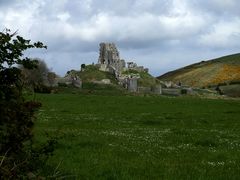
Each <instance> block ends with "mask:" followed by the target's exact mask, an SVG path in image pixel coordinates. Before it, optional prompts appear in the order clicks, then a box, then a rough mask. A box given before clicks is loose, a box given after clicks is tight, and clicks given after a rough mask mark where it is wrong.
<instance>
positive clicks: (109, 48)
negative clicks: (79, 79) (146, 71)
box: [98, 43, 126, 76]
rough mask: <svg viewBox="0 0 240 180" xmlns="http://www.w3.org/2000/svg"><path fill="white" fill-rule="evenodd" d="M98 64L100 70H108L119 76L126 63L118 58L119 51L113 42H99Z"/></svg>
mask: <svg viewBox="0 0 240 180" xmlns="http://www.w3.org/2000/svg"><path fill="white" fill-rule="evenodd" d="M98 64H100V65H101V67H100V70H102V71H109V72H112V73H114V74H115V75H116V76H119V75H120V74H121V72H122V70H123V68H124V67H125V65H126V63H125V61H124V60H121V59H120V56H119V51H118V50H117V47H116V46H115V44H114V43H100V49H99V58H98Z"/></svg>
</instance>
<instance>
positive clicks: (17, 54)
mask: <svg viewBox="0 0 240 180" xmlns="http://www.w3.org/2000/svg"><path fill="white" fill-rule="evenodd" d="M30 48H46V46H44V45H43V43H41V42H35V43H31V42H30V40H26V39H24V38H23V37H21V36H18V35H17V33H16V32H15V33H11V32H10V30H8V29H6V30H5V31H4V32H0V179H20V178H21V176H20V175H22V174H24V173H25V174H26V173H27V172H32V171H33V170H32V169H31V168H33V166H31V165H30V164H29V154H28V153H27V151H29V150H26V149H25V147H26V146H25V145H26V144H27V142H29V141H31V139H32V137H33V134H32V128H33V125H34V112H35V111H36V110H37V109H38V108H39V107H40V106H41V104H40V103H38V102H33V101H26V100H25V99H24V97H23V95H22V82H21V78H20V76H21V70H20V69H18V68H17V67H18V65H22V66H23V67H24V68H28V69H32V68H35V67H36V66H37V64H36V61H31V60H30V59H29V58H28V57H25V56H24V51H25V50H27V49H30Z"/></svg>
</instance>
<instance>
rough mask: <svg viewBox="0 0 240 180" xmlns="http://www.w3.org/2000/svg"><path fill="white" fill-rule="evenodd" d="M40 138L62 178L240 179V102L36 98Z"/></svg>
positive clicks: (67, 95)
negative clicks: (51, 146)
mask: <svg viewBox="0 0 240 180" xmlns="http://www.w3.org/2000/svg"><path fill="white" fill-rule="evenodd" d="M36 99H37V100H38V101H41V102H42V103H43V107H42V108H41V109H40V110H39V112H38V114H37V118H38V119H37V122H36V125H35V129H34V131H35V139H36V141H37V142H44V141H45V140H46V136H47V135H46V134H48V136H55V137H57V138H58V143H57V146H56V149H55V151H54V155H53V156H52V157H51V158H50V159H49V160H48V162H47V164H48V165H49V167H53V168H52V169H51V168H48V169H45V171H46V172H47V171H48V172H47V173H48V174H49V173H50V174H52V176H54V177H56V178H59V179H61V178H62V179H204V180H205V179H239V178H240V131H239V129H240V101H239V100H219V99H200V98H193V97H164V96H131V95H125V96H121V95H116V96H114V95H112V96H105V95H86V94H81V93H76V94H71V93H65V94H37V95H36Z"/></svg>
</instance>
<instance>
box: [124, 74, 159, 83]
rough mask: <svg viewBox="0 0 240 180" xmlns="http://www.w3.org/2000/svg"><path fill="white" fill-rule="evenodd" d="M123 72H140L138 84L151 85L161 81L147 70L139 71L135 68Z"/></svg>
mask: <svg viewBox="0 0 240 180" xmlns="http://www.w3.org/2000/svg"><path fill="white" fill-rule="evenodd" d="M123 74H139V75H140V79H138V86H144V87H151V86H156V85H158V84H160V81H159V80H158V79H156V78H155V77H153V76H152V75H150V74H149V73H147V72H143V71H142V72H138V71H135V70H127V71H124V72H123Z"/></svg>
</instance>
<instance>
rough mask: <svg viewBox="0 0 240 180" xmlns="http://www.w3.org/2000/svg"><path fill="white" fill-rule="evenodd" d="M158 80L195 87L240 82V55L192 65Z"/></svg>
mask: <svg viewBox="0 0 240 180" xmlns="http://www.w3.org/2000/svg"><path fill="white" fill-rule="evenodd" d="M157 78H158V79H159V80H161V81H173V82H175V83H178V82H181V83H182V84H185V85H190V86H194V87H204V86H209V85H217V84H221V83H226V82H231V81H240V53H239V54H233V55H229V56H224V57H220V58H217V59H213V60H208V61H202V62H199V63H196V64H192V65H189V66H186V67H183V68H180V69H177V70H175V71H171V72H168V73H166V74H163V75H161V76H159V77H157Z"/></svg>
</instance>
